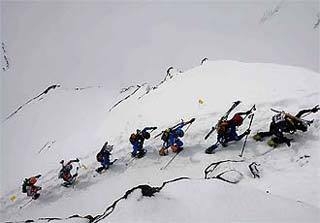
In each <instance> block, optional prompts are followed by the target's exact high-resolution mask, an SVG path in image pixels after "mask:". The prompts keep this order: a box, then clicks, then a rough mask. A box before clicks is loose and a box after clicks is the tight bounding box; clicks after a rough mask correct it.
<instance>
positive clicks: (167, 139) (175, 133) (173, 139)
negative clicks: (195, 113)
mask: <svg viewBox="0 0 320 223" xmlns="http://www.w3.org/2000/svg"><path fill="white" fill-rule="evenodd" d="M194 120H195V119H194V118H193V119H191V120H190V121H188V122H184V121H181V123H179V124H177V125H176V126H175V127H173V128H168V129H166V130H165V131H163V133H162V136H161V140H163V145H162V148H161V149H160V150H159V155H160V156H166V155H168V154H169V150H168V149H169V147H170V148H171V150H172V152H174V153H179V152H180V151H181V150H183V142H182V141H181V140H180V139H179V138H182V137H183V136H184V131H183V130H182V128H183V127H184V126H186V125H188V124H191V123H192V122H193V121H194Z"/></svg>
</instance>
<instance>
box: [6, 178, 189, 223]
mask: <svg viewBox="0 0 320 223" xmlns="http://www.w3.org/2000/svg"><path fill="white" fill-rule="evenodd" d="M189 179H190V178H189V177H178V178H175V179H172V180H168V181H165V182H163V183H162V185H161V186H160V187H152V186H150V185H147V184H141V185H138V186H136V187H133V188H131V189H130V190H127V191H126V192H125V194H124V195H123V196H122V197H120V198H119V199H117V200H115V201H114V202H113V203H112V204H111V205H110V206H108V207H107V208H106V210H105V211H104V212H103V213H102V214H99V215H96V216H95V217H92V215H86V216H80V215H78V214H75V215H72V216H69V217H67V218H60V217H41V218H38V219H36V220H33V219H29V220H24V221H7V222H5V223H28V222H35V221H47V222H50V221H53V220H58V221H62V220H67V219H71V218H82V219H87V220H88V222H89V223H96V222H99V221H101V220H103V219H105V218H106V217H108V216H109V215H110V214H111V213H112V212H113V211H114V210H115V208H116V205H117V204H118V202H119V201H121V200H125V199H127V198H128V196H129V195H130V194H131V193H132V192H134V191H135V190H137V189H140V190H141V194H142V196H147V197H152V196H154V194H155V193H159V192H160V191H161V190H162V189H163V188H164V187H165V185H166V184H168V183H173V182H176V181H179V180H189Z"/></svg>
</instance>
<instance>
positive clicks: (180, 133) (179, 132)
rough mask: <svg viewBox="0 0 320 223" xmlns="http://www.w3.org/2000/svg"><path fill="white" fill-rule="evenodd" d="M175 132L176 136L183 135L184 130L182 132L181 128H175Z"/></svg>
mask: <svg viewBox="0 0 320 223" xmlns="http://www.w3.org/2000/svg"><path fill="white" fill-rule="evenodd" d="M176 134H177V136H179V137H183V136H184V132H183V130H182V129H177V130H176Z"/></svg>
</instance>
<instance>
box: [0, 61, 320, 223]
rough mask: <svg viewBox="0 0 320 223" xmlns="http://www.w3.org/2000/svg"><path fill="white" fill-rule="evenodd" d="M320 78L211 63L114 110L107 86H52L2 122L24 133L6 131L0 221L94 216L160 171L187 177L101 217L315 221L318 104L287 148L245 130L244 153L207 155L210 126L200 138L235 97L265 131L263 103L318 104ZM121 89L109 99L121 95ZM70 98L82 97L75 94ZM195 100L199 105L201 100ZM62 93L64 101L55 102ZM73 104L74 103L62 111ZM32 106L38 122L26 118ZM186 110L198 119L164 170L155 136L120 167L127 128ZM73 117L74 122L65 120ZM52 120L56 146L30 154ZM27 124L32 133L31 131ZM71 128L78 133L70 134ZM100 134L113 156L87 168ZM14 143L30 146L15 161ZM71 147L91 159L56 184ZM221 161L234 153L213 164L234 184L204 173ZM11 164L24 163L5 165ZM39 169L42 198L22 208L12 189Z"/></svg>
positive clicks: (268, 67) (175, 117) (235, 148)
mask: <svg viewBox="0 0 320 223" xmlns="http://www.w3.org/2000/svg"><path fill="white" fill-rule="evenodd" d="M319 82H320V76H319V74H318V73H315V72H312V71H309V70H306V69H303V68H298V67H289V66H282V65H276V64H247V63H240V62H235V61H213V62H211V61H208V62H206V63H205V64H204V65H202V66H199V67H196V68H194V69H192V70H189V71H186V72H184V73H179V74H176V75H175V76H174V77H173V78H172V79H169V80H168V81H166V82H165V83H163V84H162V85H160V86H159V87H158V88H157V89H155V90H153V91H150V93H149V94H147V95H145V96H143V97H142V98H141V99H139V97H140V96H142V95H143V94H144V93H145V90H146V88H147V86H143V87H141V88H140V89H139V90H138V91H136V92H135V94H133V95H132V96H131V97H130V98H128V99H127V100H126V101H124V102H123V103H121V104H119V105H118V106H117V107H116V108H114V109H113V110H112V111H111V112H107V110H108V109H109V108H110V107H111V106H110V107H106V105H105V104H103V92H99V91H97V90H95V93H93V92H91V93H90V94H89V93H88V92H87V93H85V92H83V94H84V95H85V98H84V99H83V97H74V96H72V95H70V94H66V93H65V92H61V93H60V94H55V95H54V96H53V95H52V96H51V97H50V98H47V99H46V101H45V102H43V103H42V104H41V105H40V104H39V105H34V106H33V107H30V108H29V110H28V111H24V112H23V113H20V114H19V116H18V117H15V118H13V119H12V120H10V121H8V122H7V123H5V125H4V126H3V128H4V132H6V131H7V133H8V132H10V131H15V134H16V137H17V138H20V137H22V136H23V135H24V134H26V132H27V133H28V134H27V135H28V137H25V138H23V141H21V142H19V141H17V140H15V139H8V140H7V143H6V148H7V150H8V159H7V160H8V161H7V162H6V167H7V168H8V172H7V176H5V177H8V178H9V179H10V182H8V184H7V187H6V188H5V192H4V193H3V194H4V195H3V196H1V206H2V208H1V218H2V219H3V220H6V221H7V220H23V219H35V218H38V217H45V216H46V217H47V216H57V217H67V216H70V215H73V214H80V215H82V216H84V215H88V214H90V215H97V214H100V213H102V212H103V210H104V209H105V208H106V207H107V206H109V205H110V204H111V203H112V202H113V201H114V200H116V199H117V198H119V197H121V196H122V195H123V194H124V193H125V191H126V190H128V189H130V188H132V187H134V186H136V185H138V184H150V185H155V186H159V185H161V183H162V182H163V181H166V180H168V179H172V178H175V177H179V176H189V177H191V178H192V179H191V180H190V181H180V182H176V183H173V184H170V185H169V186H168V187H166V188H165V189H164V190H163V191H161V192H160V193H159V194H156V196H155V197H153V198H139V197H140V195H139V194H133V195H132V196H130V197H129V198H128V200H125V201H122V202H121V203H119V205H118V206H117V207H116V208H115V210H114V212H113V213H112V214H111V215H110V216H109V217H108V218H106V219H105V220H104V221H105V222H107V221H108V222H109V220H110V221H111V222H132V221H138V222H150V221H157V222H165V221H168V222H194V221H199V222H211V221H212V220H213V219H215V220H217V221H249V220H250V221H255V222H256V221H258V222H262V221H264V222H265V221H271V220H272V221H278V222H284V221H289V222H294V221H296V222H301V221H305V222H317V221H319V219H320V217H319V214H318V213H319V208H320V202H319V201H320V191H319V189H318V187H317V185H319V183H320V182H319V181H320V180H319V161H320V160H319V150H318V148H319V146H320V141H319V128H320V122H319V114H312V115H310V118H314V119H315V123H314V124H313V125H312V126H311V127H310V130H309V131H308V132H307V133H298V134H297V135H294V136H290V137H292V138H293V139H294V141H293V145H292V147H290V148H287V147H286V146H281V147H279V148H277V149H275V150H272V149H271V148H270V147H268V146H267V145H266V144H265V143H257V142H254V141H253V140H252V139H251V137H249V139H248V143H247V147H246V150H245V153H244V159H243V160H241V159H240V158H239V156H238V154H239V153H240V149H241V146H242V142H237V143H233V144H230V146H228V147H227V148H224V149H219V150H218V151H217V152H216V153H215V154H214V155H207V154H204V149H205V148H207V147H208V146H210V145H211V144H212V143H214V142H215V135H212V136H211V137H210V138H209V139H208V140H207V141H204V140H203V137H204V135H205V134H206V133H207V131H208V130H209V129H210V127H211V126H212V125H214V124H215V122H216V121H217V120H218V119H219V118H220V117H221V115H222V114H223V113H224V112H225V111H226V110H227V109H228V108H229V106H230V105H231V103H232V102H233V101H236V100H241V101H242V102H243V103H242V104H241V105H240V106H239V107H238V108H237V111H239V110H247V109H248V108H250V107H251V106H252V105H253V104H256V107H257V111H256V115H255V120H254V123H253V126H252V132H253V133H254V132H257V131H259V130H264V129H267V128H268V124H269V121H270V119H271V116H272V115H273V113H272V112H271V111H270V107H273V108H276V109H280V110H281V109H285V110H286V111H288V112H292V113H296V112H297V111H298V110H299V109H302V108H307V107H312V106H314V105H315V104H318V103H319V88H318V83H319ZM129 93H130V92H125V93H123V94H124V95H127V94H129ZM123 94H121V95H120V96H119V98H118V99H116V100H115V103H116V102H117V101H119V100H121V98H123V97H124V95H123ZM75 98H77V99H78V103H72V104H71V103H70V102H71V101H72V102H74V101H75ZM199 99H202V100H203V101H204V103H203V104H199V103H198V101H199ZM49 102H50V103H49ZM58 102H59V103H62V104H63V105H64V106H65V107H64V106H56V105H57V104H59V103H58ZM71 105H72V107H73V109H74V110H73V112H69V110H67V108H69V107H68V106H71ZM49 111H50V112H49ZM77 111H79V112H77ZM80 111H81V112H80ZM36 114H42V115H40V116H38V115H36ZM48 114H50V115H48ZM52 114H57V115H56V116H54V115H52ZM36 116H37V118H38V122H36V124H35V122H34V121H33V122H32V121H26V120H31V119H32V118H33V119H35V117H36ZM311 116H312V117H311ZM51 117H52V118H53V119H52V120H51V119H50V118H51ZM191 117H195V118H196V121H195V123H194V124H193V125H192V126H191V127H190V129H189V130H188V132H187V133H186V135H185V137H184V143H185V150H184V151H183V152H181V154H179V156H178V157H177V158H176V159H175V160H174V162H173V163H172V164H171V165H170V166H169V167H168V168H167V169H165V170H160V168H161V167H163V166H164V165H165V163H166V162H167V161H168V160H169V159H170V158H171V156H172V154H170V155H169V156H168V157H159V155H158V149H159V148H160V147H161V141H160V140H159V139H153V138H151V139H150V140H148V141H146V143H145V147H146V148H147V149H148V153H147V155H146V156H145V157H144V158H143V159H141V160H135V161H134V162H132V163H131V164H130V165H129V166H126V165H125V163H126V162H127V160H128V159H129V157H128V152H129V151H130V150H131V147H130V145H129V142H128V137H129V135H130V133H131V132H133V131H135V130H136V128H143V127H145V126H158V127H159V128H158V130H157V131H156V132H155V134H157V133H158V132H159V131H160V130H161V129H165V128H167V127H169V126H172V125H174V124H176V123H177V122H179V120H180V119H181V118H183V119H185V120H187V119H190V118H191ZM60 119H61V120H60ZM69 119H71V120H72V121H73V123H70V122H68V120H69ZM48 120H50V121H48ZM48 123H49V124H50V127H49V126H48V129H50V132H51V133H56V134H58V136H59V137H57V142H56V143H55V144H54V149H52V150H47V151H44V152H41V153H40V154H37V150H38V148H37V150H36V149H35V148H34V145H36V142H37V143H38V144H41V143H42V142H43V141H45V140H46V139H47V138H50V135H47V134H46V133H45V132H41V131H40V129H41V127H44V125H48ZM53 123H59V124H53ZM247 125H248V120H246V121H245V123H244V125H243V126H242V127H241V128H240V129H239V131H240V132H242V131H243V130H245V129H246V126H247ZM33 126H35V130H37V131H35V130H34V131H30V129H32V127H33ZM73 129H76V130H77V131H76V132H73ZM28 130H29V132H28ZM8 134H9V133H8ZM64 137H65V138H64ZM106 140H108V141H109V142H110V143H111V144H114V145H115V147H114V152H113V156H114V157H116V158H119V159H120V160H119V161H118V162H117V163H116V164H115V165H114V166H113V167H112V168H111V169H110V171H109V172H108V173H106V174H104V175H101V176H97V177H93V174H94V168H96V167H97V166H98V164H97V163H96V162H95V153H96V152H97V151H98V150H99V149H100V148H101V146H102V145H103V143H104V142H105V141H106ZM40 141H41V143H40ZM21 143H23V145H24V148H25V152H26V154H28V155H26V156H25V157H24V158H20V159H21V160H22V162H18V163H16V162H15V163H13V162H12V160H14V157H15V155H16V153H18V152H19V151H21V148H19V146H20V145H21ZM40 148H41V146H40ZM74 157H79V158H80V159H81V163H82V164H84V165H85V166H86V167H87V168H81V169H80V172H79V173H80V177H79V181H78V183H77V184H76V186H75V188H69V189H67V188H61V187H60V185H59V182H57V171H58V169H59V163H58V162H59V161H60V160H61V159H68V158H74ZM225 159H232V160H241V162H237V163H232V164H226V165H224V166H222V167H221V171H223V170H227V169H231V170H236V171H238V172H237V173H238V174H239V173H240V175H242V177H240V178H239V179H240V182H239V183H238V184H236V185H230V184H228V183H225V182H222V181H218V180H204V179H203V178H204V173H203V171H204V169H205V167H206V166H208V165H209V164H210V163H212V162H215V161H219V160H225ZM253 161H255V162H257V163H259V164H261V166H260V167H259V168H260V169H261V175H262V177H261V179H253V178H252V176H251V174H250V172H249V169H248V165H249V164H250V163H251V162H253ZM29 166H30V167H29ZM14 167H18V169H21V171H13V170H12V169H14ZM38 172H41V173H43V175H44V177H43V178H41V179H40V180H39V185H41V186H42V187H43V188H44V189H43V191H42V195H41V197H40V198H39V200H37V201H35V202H33V203H32V204H30V205H29V206H27V207H26V208H24V209H22V210H19V208H18V207H19V206H20V205H22V204H24V203H25V202H27V201H28V199H27V198H25V197H24V195H23V194H20V183H21V182H22V179H23V178H24V177H27V176H29V175H32V174H37V173H38ZM231 177H234V176H231ZM201 179H202V180H201ZM9 188H10V189H9ZM12 195H17V196H18V198H17V199H16V200H15V201H13V202H12V201H10V199H9V197H11V196H12ZM271 217H272V218H271ZM66 221H70V220H66ZM73 221H76V220H74V219H73ZM79 221H82V220H79Z"/></svg>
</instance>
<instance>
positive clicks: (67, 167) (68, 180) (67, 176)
mask: <svg viewBox="0 0 320 223" xmlns="http://www.w3.org/2000/svg"><path fill="white" fill-rule="evenodd" d="M72 163H79V159H78V158H77V159H75V160H70V161H69V162H67V164H64V160H61V161H60V164H61V165H62V169H61V170H60V172H59V177H58V178H59V179H60V178H62V179H63V180H64V183H63V184H62V186H66V187H67V186H70V185H72V184H73V183H74V182H75V181H76V178H77V176H78V172H76V173H75V174H73V175H71V170H72V168H73V167H72ZM78 169H79V167H77V170H78Z"/></svg>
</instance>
